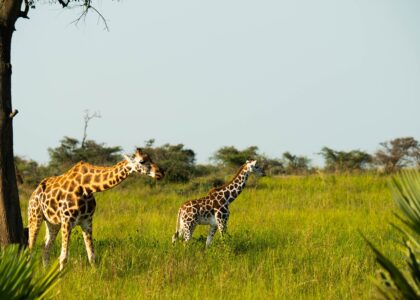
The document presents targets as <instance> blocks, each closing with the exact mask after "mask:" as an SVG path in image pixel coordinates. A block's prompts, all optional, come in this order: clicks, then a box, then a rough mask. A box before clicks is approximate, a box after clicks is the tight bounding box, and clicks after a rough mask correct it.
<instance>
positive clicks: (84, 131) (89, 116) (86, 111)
mask: <svg viewBox="0 0 420 300" xmlns="http://www.w3.org/2000/svg"><path fill="white" fill-rule="evenodd" d="M93 118H98V119H100V118H101V114H100V113H98V112H94V113H93V114H91V115H90V114H89V110H85V127H84V129H83V139H82V143H81V146H80V148H84V147H85V142H86V138H87V128H88V125H89V121H90V120H92V119H93Z"/></svg>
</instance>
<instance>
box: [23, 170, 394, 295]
mask: <svg viewBox="0 0 420 300" xmlns="http://www.w3.org/2000/svg"><path fill="white" fill-rule="evenodd" d="M207 188H208V185H207V184H205V182H204V181H196V182H193V183H191V184H189V185H166V186H161V185H159V183H157V184H144V182H142V181H141V180H139V179H138V178H137V179H135V180H130V181H129V182H126V183H123V184H122V185H121V186H119V187H117V188H115V189H113V190H110V191H107V192H104V193H101V194H97V195H96V199H97V211H96V213H95V217H94V238H95V241H94V244H95V247H96V255H97V265H96V267H95V268H92V267H90V265H89V263H88V261H87V256H86V252H85V249H84V244H83V238H82V235H81V232H80V230H79V229H76V230H74V231H73V233H72V237H71V245H70V255H69V262H68V265H67V269H68V272H67V273H66V274H65V277H64V278H63V280H61V281H60V283H59V284H58V286H57V290H58V291H59V295H58V296H57V299H80V298H92V299H144V298H151V299H161V298H175V299H180V298H185V297H187V298H204V299H220V298H230V299H239V298H240V299H256V298H277V299H279V298H283V299H307V298H315V299H317V298H318V299H355V298H362V299H363V298H364V299H370V298H372V297H373V296H375V293H376V290H375V288H374V283H373V281H372V278H373V277H374V276H376V275H375V274H376V270H377V266H376V265H375V262H374V256H373V254H372V253H371V251H370V250H369V249H368V246H367V245H366V243H365V242H364V240H363V238H362V237H361V236H360V234H359V231H361V232H363V234H364V235H365V236H366V237H367V238H368V239H369V240H371V241H372V242H374V243H375V245H378V247H380V248H381V249H382V250H383V252H384V253H385V254H386V255H388V256H390V257H391V258H393V260H394V261H398V260H401V257H400V256H398V255H400V254H399V252H396V251H394V249H392V247H393V245H394V243H388V241H389V240H392V239H399V236H398V233H396V232H395V231H394V230H392V229H391V228H390V227H389V226H388V225H387V224H388V220H389V219H390V217H391V216H392V213H393V212H394V211H395V207H394V203H393V201H392V200H391V195H390V192H389V190H388V178H386V177H380V176H376V175H369V174H362V175H325V176H324V175H313V176H308V177H278V178H261V179H259V180H258V181H256V180H255V179H253V180H252V181H251V182H250V185H249V186H248V187H247V188H246V189H245V191H244V192H243V193H242V194H241V195H240V196H239V198H238V199H237V200H235V202H234V203H233V204H232V205H231V216H230V220H229V223H228V232H229V234H230V237H228V238H227V239H226V240H225V241H222V240H221V239H220V236H219V235H216V237H215V239H214V243H213V244H212V246H211V247H210V248H209V249H205V247H204V244H205V236H206V234H207V230H208V227H204V226H202V227H198V229H197V230H196V232H195V233H194V238H193V240H192V242H191V244H190V245H188V246H187V247H184V246H183V245H182V244H177V245H176V246H175V247H173V246H172V244H171V235H172V234H173V233H174V230H175V222H176V215H177V210H178V208H179V206H180V204H181V203H183V202H184V201H186V200H188V199H191V198H196V197H198V196H202V195H204V194H205V193H206V192H207ZM25 198H26V197H25V196H22V206H25V205H26V202H27V200H26V199H25ZM41 236H42V233H41ZM59 240H60V238H58V241H56V245H55V248H54V250H53V253H52V256H53V257H58V255H59V250H60V243H59ZM41 242H42V241H41V238H39V241H38V246H37V249H38V250H37V253H36V254H35V255H37V256H40V252H41Z"/></svg>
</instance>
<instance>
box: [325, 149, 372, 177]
mask: <svg viewBox="0 0 420 300" xmlns="http://www.w3.org/2000/svg"><path fill="white" fill-rule="evenodd" d="M319 154H321V155H322V156H323V157H324V161H325V169H326V170H329V171H334V172H335V171H354V170H363V169H365V168H366V167H367V166H368V165H369V164H370V163H371V162H372V156H371V155H370V154H368V153H366V152H363V151H360V150H352V151H349V152H346V151H336V150H333V149H331V148H328V147H324V148H322V149H321V152H320V153H319Z"/></svg>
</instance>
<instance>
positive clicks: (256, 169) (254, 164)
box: [245, 159, 265, 176]
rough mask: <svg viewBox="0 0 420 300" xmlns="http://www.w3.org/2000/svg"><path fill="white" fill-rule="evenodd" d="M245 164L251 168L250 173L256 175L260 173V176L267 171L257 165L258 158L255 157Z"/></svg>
mask: <svg viewBox="0 0 420 300" xmlns="http://www.w3.org/2000/svg"><path fill="white" fill-rule="evenodd" d="M245 164H246V168H247V169H248V170H249V172H250V173H255V174H256V175H259V176H265V172H264V170H263V168H261V167H260V166H259V165H257V161H256V160H253V159H251V160H247V161H246V163H245Z"/></svg>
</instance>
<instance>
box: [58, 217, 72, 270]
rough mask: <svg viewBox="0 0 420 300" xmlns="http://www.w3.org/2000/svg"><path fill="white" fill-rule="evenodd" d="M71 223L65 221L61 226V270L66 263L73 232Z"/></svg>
mask: <svg viewBox="0 0 420 300" xmlns="http://www.w3.org/2000/svg"><path fill="white" fill-rule="evenodd" d="M71 227H72V226H71V223H70V222H68V221H67V222H63V223H62V227H61V254H60V271H61V270H63V268H64V264H65V263H66V261H67V256H68V250H69V241H70V234H71V229H72V228H71Z"/></svg>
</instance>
